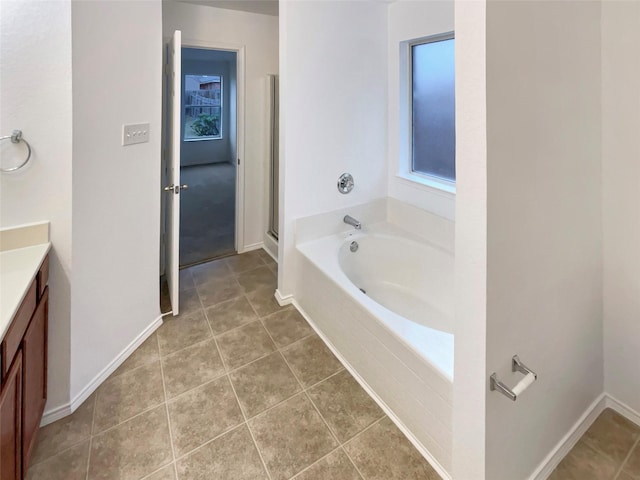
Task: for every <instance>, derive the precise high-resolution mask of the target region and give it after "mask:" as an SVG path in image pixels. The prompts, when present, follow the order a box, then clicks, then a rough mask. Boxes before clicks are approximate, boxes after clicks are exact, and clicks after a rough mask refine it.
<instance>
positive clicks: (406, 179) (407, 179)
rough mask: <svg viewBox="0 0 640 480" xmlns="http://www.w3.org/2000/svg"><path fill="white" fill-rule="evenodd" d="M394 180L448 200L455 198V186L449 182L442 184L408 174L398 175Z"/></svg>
mask: <svg viewBox="0 0 640 480" xmlns="http://www.w3.org/2000/svg"><path fill="white" fill-rule="evenodd" d="M396 178H397V179H398V180H400V181H401V182H402V183H404V184H406V185H408V186H410V187H414V188H419V189H421V190H427V191H429V192H432V193H435V194H438V195H442V196H444V197H449V198H455V196H456V186H455V184H451V183H449V182H443V181H439V180H437V179H435V178H433V179H432V178H429V177H426V176H422V175H412V174H409V173H398V174H396Z"/></svg>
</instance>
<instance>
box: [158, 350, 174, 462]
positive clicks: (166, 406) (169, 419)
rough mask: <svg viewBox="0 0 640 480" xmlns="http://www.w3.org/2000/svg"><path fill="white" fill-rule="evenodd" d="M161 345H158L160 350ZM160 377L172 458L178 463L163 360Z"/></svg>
mask: <svg viewBox="0 0 640 480" xmlns="http://www.w3.org/2000/svg"><path fill="white" fill-rule="evenodd" d="M159 347H160V344H158V349H159ZM160 375H161V377H162V391H163V392H164V411H165V415H166V418H167V428H168V430H169V443H170V444H171V458H173V461H174V462H175V461H176V449H175V447H174V446H173V432H172V430H171V415H170V414H169V397H168V396H167V384H166V381H165V379H164V367H163V366H162V360H160Z"/></svg>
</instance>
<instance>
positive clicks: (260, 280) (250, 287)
mask: <svg viewBox="0 0 640 480" xmlns="http://www.w3.org/2000/svg"><path fill="white" fill-rule="evenodd" d="M236 279H237V280H238V283H239V284H240V286H241V287H242V288H243V289H244V291H245V292H253V291H254V290H257V289H259V288H267V287H269V288H272V289H273V290H275V289H276V287H277V286H278V282H277V279H276V276H275V274H274V273H273V271H272V270H271V269H270V268H269V267H267V266H266V265H265V266H262V267H258V268H254V269H253V270H249V271H246V272H243V273H239V274H238V276H237V277H236Z"/></svg>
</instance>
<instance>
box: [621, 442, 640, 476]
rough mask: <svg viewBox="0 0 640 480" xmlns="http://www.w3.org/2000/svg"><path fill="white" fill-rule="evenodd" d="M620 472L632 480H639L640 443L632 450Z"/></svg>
mask: <svg viewBox="0 0 640 480" xmlns="http://www.w3.org/2000/svg"><path fill="white" fill-rule="evenodd" d="M622 471H623V472H624V473H626V474H628V475H629V476H630V477H632V478H636V479H640V443H639V444H637V445H636V448H634V449H633V452H632V453H631V455H630V456H629V459H628V460H627V463H625V464H624V468H623V469H622Z"/></svg>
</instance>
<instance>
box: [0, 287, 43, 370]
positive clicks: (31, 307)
mask: <svg viewBox="0 0 640 480" xmlns="http://www.w3.org/2000/svg"><path fill="white" fill-rule="evenodd" d="M37 283H38V282H37V278H36V279H35V280H34V281H33V283H32V284H31V286H30V287H29V290H27V294H26V295H25V297H24V300H23V301H22V304H21V305H20V308H18V312H17V313H16V316H15V317H14V318H13V321H12V322H11V326H10V327H9V330H7V334H6V335H5V337H4V340H3V342H2V345H1V346H0V350H1V354H2V378H5V377H6V375H7V371H8V370H9V366H10V365H11V362H12V361H13V357H14V356H15V354H16V352H17V351H18V348H20V344H21V343H22V337H23V336H24V332H25V331H26V330H27V326H28V325H29V320H31V316H32V315H33V312H34V311H35V309H36V302H37V288H38V286H37Z"/></svg>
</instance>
